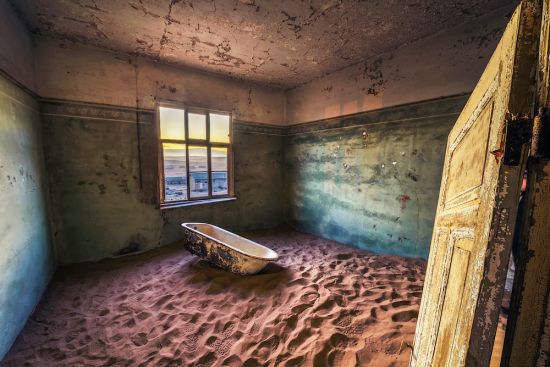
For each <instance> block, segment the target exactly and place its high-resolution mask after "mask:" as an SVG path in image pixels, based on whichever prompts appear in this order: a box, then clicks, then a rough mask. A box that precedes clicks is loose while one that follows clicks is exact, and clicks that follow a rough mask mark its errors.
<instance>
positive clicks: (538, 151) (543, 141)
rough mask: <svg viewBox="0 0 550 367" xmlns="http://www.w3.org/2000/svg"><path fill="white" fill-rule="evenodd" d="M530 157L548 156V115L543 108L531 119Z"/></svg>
mask: <svg viewBox="0 0 550 367" xmlns="http://www.w3.org/2000/svg"><path fill="white" fill-rule="evenodd" d="M532 135H533V136H532V139H531V151H530V156H531V157H537V158H550V116H548V114H547V113H546V111H545V109H544V108H542V107H541V108H539V113H538V114H537V116H535V118H534V119H533V129H532Z"/></svg>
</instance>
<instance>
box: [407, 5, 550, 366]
mask: <svg viewBox="0 0 550 367" xmlns="http://www.w3.org/2000/svg"><path fill="white" fill-rule="evenodd" d="M540 12H541V9H540V4H539V1H535V0H529V1H523V2H522V3H521V4H520V5H519V6H518V8H517V9H516V11H515V12H514V14H513V16H512V18H511V19H510V22H509V24H508V26H507V28H506V30H505V31H504V34H503V36H502V39H501V41H500V43H499V45H498V46H497V48H496V50H495V52H494V54H493V56H492V57H491V59H490V61H489V63H488V65H487V68H486V70H485V71H484V73H483V75H482V76H481V79H480V80H479V82H478V84H477V86H476V87H475V89H474V91H473V92H472V95H471V96H470V98H469V100H468V102H467V104H466V106H465V107H464V110H463V111H462V113H461V114H460V116H459V118H458V120H457V122H456V124H455V126H454V127H453V129H452V130H451V132H450V134H449V138H448V142H447V151H446V156H445V165H444V171H443V178H442V182H441V189H440V194H439V202H438V207H437V215H436V220H435V226H434V233H433V237H432V243H431V248H430V257H429V261H428V267H427V270H426V280H425V283H424V292H423V295H422V303H421V307H420V315H419V319H418V324H417V329H416V335H415V342H414V349H413V353H412V355H411V361H410V365H411V366H413V367H428V366H433V367H444V366H452V367H457V366H488V364H489V360H490V356H491V350H492V346H493V340H494V335H495V331H496V326H497V321H498V315H499V310H500V302H501V299H502V292H503V287H504V280H505V277H506V269H507V264H508V258H509V254H510V248H511V239H512V234H513V230H514V228H513V227H514V223H515V217H516V212H517V206H518V205H517V204H518V199H519V188H520V183H521V178H522V176H523V169H524V166H525V158H526V157H525V156H526V149H525V147H526V146H527V144H522V142H521V139H520V138H519V137H518V135H519V134H518V133H517V131H518V129H517V127H518V126H520V127H521V125H522V124H529V122H530V120H529V118H530V117H532V109H533V96H534V88H533V87H534V76H535V70H536V57H537V53H538V47H537V46H538V44H537V43H538V38H539V31H540ZM512 127H515V129H512Z"/></svg>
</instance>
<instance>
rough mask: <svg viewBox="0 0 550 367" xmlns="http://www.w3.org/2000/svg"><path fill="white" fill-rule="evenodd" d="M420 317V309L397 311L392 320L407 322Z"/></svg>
mask: <svg viewBox="0 0 550 367" xmlns="http://www.w3.org/2000/svg"><path fill="white" fill-rule="evenodd" d="M417 317H418V311H416V310H408V311H400V312H396V313H394V314H393V315H392V316H391V319H392V321H399V322H407V321H411V320H412V319H416V318H417Z"/></svg>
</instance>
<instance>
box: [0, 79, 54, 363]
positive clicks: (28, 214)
mask: <svg viewBox="0 0 550 367" xmlns="http://www.w3.org/2000/svg"><path fill="white" fill-rule="evenodd" d="M40 130H41V128H40V119H39V114H38V103H37V102H36V101H35V100H34V99H33V98H32V97H31V96H29V95H28V94H26V93H25V92H23V91H22V90H21V89H20V88H18V87H17V86H15V85H14V84H12V83H11V82H9V81H7V80H6V79H5V78H3V77H1V76H0V233H1V235H0V331H1V332H0V360H1V359H2V357H3V356H4V354H5V353H6V352H7V351H8V349H9V348H10V346H11V344H12V343H13V341H14V340H15V338H16V336H17V335H18V334H19V331H20V330H21V329H22V328H23V326H24V325H25V322H26V321H27V317H28V316H29V315H30V314H31V313H32V311H33V310H34V307H35V306H36V304H37V303H38V301H39V300H40V298H41V296H42V293H43V291H44V290H45V288H46V286H47V284H48V282H49V280H50V277H51V275H52V273H53V270H54V254H53V248H52V245H51V242H50V226H49V224H50V222H49V218H48V210H47V207H48V206H47V180H46V178H45V173H44V159H43V154H42V139H41V133H40Z"/></svg>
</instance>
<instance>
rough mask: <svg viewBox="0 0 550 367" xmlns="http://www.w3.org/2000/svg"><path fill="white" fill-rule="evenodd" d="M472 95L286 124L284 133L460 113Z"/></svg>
mask: <svg viewBox="0 0 550 367" xmlns="http://www.w3.org/2000/svg"><path fill="white" fill-rule="evenodd" d="M469 96H470V95H469V94H460V95H455V96H449V97H442V98H437V99H430V100H426V101H420V102H414V103H408V104H404V105H399V106H392V107H387V108H382V109H378V110H372V111H366V112H359V113H355V114H352V115H346V116H340V117H334V118H328V119H325V120H319V121H313V122H306V123H300V124H295V125H290V126H288V127H287V128H286V131H285V133H286V135H298V134H307V133H313V132H317V131H327V130H336V129H343V128H352V127H356V126H367V125H375V124H376V125H378V124H390V123H400V122H406V121H411V122H414V121H420V120H426V119H427V118H445V117H458V115H460V112H461V111H462V107H463V106H464V105H465V104H466V101H467V100H468V98H469Z"/></svg>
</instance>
